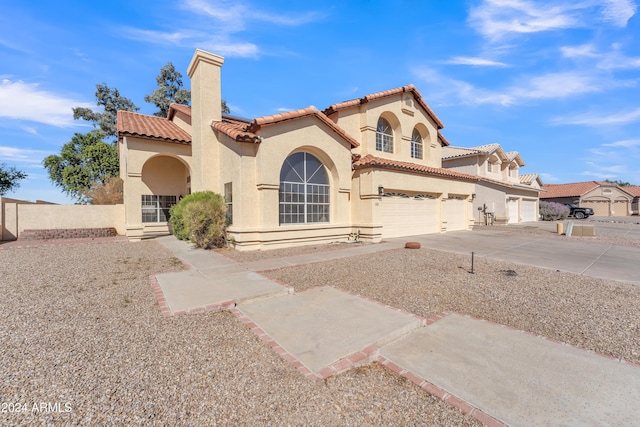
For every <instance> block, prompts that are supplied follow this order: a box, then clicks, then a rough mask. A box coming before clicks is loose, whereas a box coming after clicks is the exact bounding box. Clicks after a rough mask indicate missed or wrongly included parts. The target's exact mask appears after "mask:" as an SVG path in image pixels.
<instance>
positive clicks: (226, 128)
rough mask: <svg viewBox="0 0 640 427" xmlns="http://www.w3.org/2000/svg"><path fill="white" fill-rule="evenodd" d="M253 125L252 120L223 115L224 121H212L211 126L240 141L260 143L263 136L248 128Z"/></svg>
mask: <svg viewBox="0 0 640 427" xmlns="http://www.w3.org/2000/svg"><path fill="white" fill-rule="evenodd" d="M250 126H251V123H250V122H245V121H242V120H237V119H232V118H230V117H222V121H220V122H213V123H211V127H212V128H213V129H215V130H217V131H220V132H222V133H224V134H225V135H227V136H228V137H229V138H231V139H233V140H235V141H238V142H251V143H254V144H259V143H260V142H262V138H261V137H260V136H258V135H256V134H255V133H253V132H249V131H248V130H247V129H249V127H250Z"/></svg>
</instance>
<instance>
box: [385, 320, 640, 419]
mask: <svg viewBox="0 0 640 427" xmlns="http://www.w3.org/2000/svg"><path fill="white" fill-rule="evenodd" d="M380 355H381V356H383V357H385V358H387V359H389V360H391V361H392V362H394V363H395V364H397V365H399V366H401V367H402V368H404V369H406V370H408V371H411V372H413V373H414V374H416V375H418V376H420V377H422V378H424V379H425V380H426V381H428V382H430V383H432V384H434V385H435V386H437V387H440V388H441V389H443V390H445V391H446V392H448V393H450V394H452V395H454V396H457V397H458V398H460V399H462V400H464V401H466V402H467V403H469V404H471V405H472V406H474V407H476V408H478V409H480V410H482V411H483V412H485V413H487V414H489V415H491V416H493V417H494V418H496V419H498V420H500V421H502V422H503V423H505V424H507V425H509V426H531V425H545V426H554V425H555V426H560V425H562V426H585V425H598V426H603V425H610V426H612V425H617V426H623V425H636V424H637V423H638V420H640V405H638V402H640V367H638V366H636V365H629V364H626V363H623V362H619V361H616V360H612V359H608V358H606V357H603V356H600V355H596V354H594V353H592V352H588V351H585V350H581V349H577V348H575V347H572V346H568V345H565V344H559V343H555V342H552V341H550V340H546V339H543V338H540V337H536V336H533V335H530V334H526V333H523V332H520V331H516V330H513V329H510V328H506V327H503V326H499V325H495V324H492V323H489V322H485V321H481V320H475V319H471V318H468V317H464V316H460V315H455V314H451V315H448V316H446V317H444V318H442V319H440V320H438V321H436V322H435V323H432V324H431V325H429V326H427V327H426V328H420V329H419V330H417V331H414V332H412V333H411V334H410V335H408V336H407V337H404V338H402V339H400V340H398V341H396V342H394V343H391V344H389V345H388V346H386V347H383V348H382V349H381V350H380Z"/></svg>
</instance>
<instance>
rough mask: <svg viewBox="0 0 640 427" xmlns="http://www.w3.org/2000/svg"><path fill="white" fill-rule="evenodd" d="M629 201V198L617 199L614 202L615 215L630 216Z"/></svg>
mask: <svg viewBox="0 0 640 427" xmlns="http://www.w3.org/2000/svg"><path fill="white" fill-rule="evenodd" d="M628 215H629V202H628V201H627V200H616V201H615V202H613V216H628Z"/></svg>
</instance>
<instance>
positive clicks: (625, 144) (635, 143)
mask: <svg viewBox="0 0 640 427" xmlns="http://www.w3.org/2000/svg"><path fill="white" fill-rule="evenodd" d="M602 145H603V146H604V147H622V148H635V147H638V148H640V139H623V140H621V141H615V142H610V143H608V144H602Z"/></svg>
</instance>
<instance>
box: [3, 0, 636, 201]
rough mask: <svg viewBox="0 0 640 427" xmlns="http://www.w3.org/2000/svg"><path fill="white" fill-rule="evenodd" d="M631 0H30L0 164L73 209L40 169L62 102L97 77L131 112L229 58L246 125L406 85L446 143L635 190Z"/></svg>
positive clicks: (8, 82)
mask: <svg viewBox="0 0 640 427" xmlns="http://www.w3.org/2000/svg"><path fill="white" fill-rule="evenodd" d="M636 2H637V0H555V1H543V0H536V1H534V0H469V1H456V0H449V1H422V0H396V1H393V0H386V1H376V0H370V1H364V0H363V1H355V0H354V1H336V2H332V1H322V2H319V1H307V2H301V1H277V0H276V1H269V2H259V1H244V0H237V1H214V0H186V1H153V2H152V1H147V0H141V1H119V0H112V1H109V2H101V3H100V2H98V3H96V2H86V1H62V2H51V1H40V0H34V1H29V2H4V4H3V5H2V6H1V10H2V13H0V163H6V164H7V165H9V166H15V167H17V168H18V169H20V170H23V171H25V172H27V173H28V175H29V177H28V179H27V180H25V181H22V184H21V187H20V188H19V189H18V190H17V191H16V192H13V193H10V194H8V195H7V196H9V197H17V198H22V199H27V200H35V199H41V200H48V201H53V202H60V203H64V202H70V201H71V200H70V199H68V198H67V197H66V196H64V195H63V194H62V193H61V191H60V190H59V189H58V188H56V187H54V186H53V185H52V184H51V183H50V181H49V179H48V177H47V172H46V170H45V169H44V168H43V167H42V160H43V159H44V158H45V157H46V156H47V155H49V154H59V152H60V148H61V147H62V145H63V144H65V143H66V142H68V141H69V140H70V139H71V137H72V135H73V134H74V132H87V131H89V130H90V129H91V127H90V125H89V124H87V123H83V122H81V121H74V120H73V116H72V111H71V109H72V107H75V106H87V107H91V108H96V106H95V97H94V93H95V85H96V84H98V83H106V84H107V85H109V86H110V87H112V88H117V89H119V90H120V92H121V94H122V95H124V96H126V97H128V98H130V99H132V100H133V101H134V102H135V103H136V104H137V105H138V106H139V107H140V112H142V113H149V114H152V113H153V112H154V111H155V107H154V106H153V105H151V104H147V103H145V102H144V96H145V95H146V94H150V93H151V92H152V91H153V90H154V89H155V88H156V83H155V77H156V76H157V75H158V73H159V70H160V68H161V67H162V66H163V65H165V64H166V63H167V62H169V61H171V62H173V64H174V65H175V67H176V69H177V70H178V71H180V72H181V73H182V74H183V76H184V83H185V86H186V87H189V81H188V78H186V68H187V66H188V64H189V61H190V59H191V56H192V55H193V52H194V50H195V49H196V48H201V49H205V50H209V51H211V52H214V53H217V54H220V55H222V56H224V57H225V64H224V67H223V69H222V96H223V98H224V99H226V101H227V103H228V105H229V107H230V108H231V112H232V114H234V115H239V116H243V117H247V118H254V117H259V116H264V115H269V114H273V113H275V112H277V111H282V110H292V109H298V108H303V107H307V106H309V105H315V106H316V107H318V108H320V109H323V108H326V107H328V106H329V105H331V104H333V103H337V102H340V101H345V100H348V99H353V98H357V97H361V96H364V95H367V94H369V93H373V92H378V91H382V90H386V89H391V88H395V87H398V86H403V85H407V84H410V83H413V84H414V85H416V87H417V88H418V90H419V91H420V93H421V94H422V96H423V98H424V100H425V101H426V102H427V103H428V104H429V105H430V106H431V108H432V109H433V110H434V111H435V113H436V114H437V115H438V117H439V118H440V119H441V120H442V122H443V123H444V125H445V128H444V129H443V130H442V133H443V134H444V136H445V137H446V138H447V139H448V140H449V141H450V142H451V144H452V145H456V146H462V147H473V146H477V145H483V144H489V143H494V142H497V143H500V144H501V145H502V147H503V148H504V149H505V150H506V151H518V152H519V153H520V154H521V156H522V158H523V160H524V162H525V163H526V166H525V167H524V168H523V169H521V171H520V172H521V173H522V174H524V173H538V174H539V175H540V176H541V178H542V180H543V182H545V183H565V182H577V181H588V180H604V179H612V180H623V181H629V182H631V183H633V184H636V185H638V184H640V177H639V176H638V170H639V165H640V18H639V17H638V16H637V13H636V12H637V6H638V5H637V3H636Z"/></svg>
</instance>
